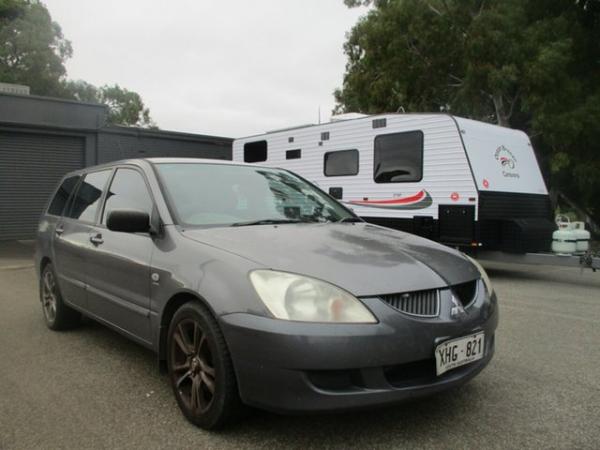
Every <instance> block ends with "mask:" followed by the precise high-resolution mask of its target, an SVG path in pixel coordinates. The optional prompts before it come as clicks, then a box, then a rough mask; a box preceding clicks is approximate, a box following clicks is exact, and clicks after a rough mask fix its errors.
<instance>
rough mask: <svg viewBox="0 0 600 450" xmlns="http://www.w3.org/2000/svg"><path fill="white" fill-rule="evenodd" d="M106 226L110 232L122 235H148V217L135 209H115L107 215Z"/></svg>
mask: <svg viewBox="0 0 600 450" xmlns="http://www.w3.org/2000/svg"><path fill="white" fill-rule="evenodd" d="M106 226H107V227H108V229H109V230H111V231H122V232H124V233H148V232H149V231H150V216H149V215H148V213H146V212H143V211H138V210H135V209H115V210H113V211H111V212H110V213H109V214H108V219H107V220H106Z"/></svg>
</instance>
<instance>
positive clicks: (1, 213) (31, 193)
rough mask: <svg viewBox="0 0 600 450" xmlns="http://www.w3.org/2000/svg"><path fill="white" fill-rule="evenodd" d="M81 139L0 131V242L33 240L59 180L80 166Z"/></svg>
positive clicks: (82, 157)
mask: <svg viewBox="0 0 600 450" xmlns="http://www.w3.org/2000/svg"><path fill="white" fill-rule="evenodd" d="M84 149H85V140H84V138H83V137H74V136H59V135H44V134H34V133H14V132H6V131H0V240H11V239H33V238H34V237H35V234H36V230H37V224H38V220H39V218H40V215H41V213H42V209H43V208H44V206H45V205H46V201H47V200H48V197H49V196H50V194H51V193H52V192H53V190H54V188H55V187H56V185H57V183H58V181H59V180H60V179H61V178H62V176H63V175H64V174H65V173H67V172H69V171H71V170H76V169H80V168H81V167H83V165H84Z"/></svg>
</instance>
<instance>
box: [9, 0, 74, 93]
mask: <svg viewBox="0 0 600 450" xmlns="http://www.w3.org/2000/svg"><path fill="white" fill-rule="evenodd" d="M0 11H1V12H2V13H1V14H0V17H1V18H0V80H1V81H3V82H7V83H19V84H25V85H27V86H29V87H30V88H31V91H32V92H33V93H44V94H45V95H54V96H58V95H60V94H61V92H62V85H61V83H62V81H63V79H64V76H65V73H66V71H65V67H64V64H63V61H64V60H65V59H67V58H69V57H70V56H71V54H72V51H73V50H72V48H71V43H70V42H69V41H68V40H66V39H65V38H64V37H63V35H62V31H61V29H60V26H59V25H58V24H57V23H56V22H53V21H52V19H51V18H50V14H49V13H48V10H47V9H46V7H45V6H44V5H43V4H41V3H39V2H38V1H15V0H12V1H10V0H9V1H7V0H3V1H2V4H1V6H0Z"/></svg>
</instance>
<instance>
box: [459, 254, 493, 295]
mask: <svg viewBox="0 0 600 450" xmlns="http://www.w3.org/2000/svg"><path fill="white" fill-rule="evenodd" d="M465 256H466V257H467V259H468V260H469V261H471V262H472V263H473V265H474V266H475V267H477V270H479V273H480V274H481V279H482V280H483V284H485V289H486V290H487V293H488V295H489V296H490V297H491V296H492V294H493V293H494V287H493V286H492V282H491V281H490V277H488V274H487V273H486V271H485V269H484V268H483V267H482V266H481V264H479V263H478V262H477V261H476V260H474V259H473V258H471V257H470V256H469V255H465Z"/></svg>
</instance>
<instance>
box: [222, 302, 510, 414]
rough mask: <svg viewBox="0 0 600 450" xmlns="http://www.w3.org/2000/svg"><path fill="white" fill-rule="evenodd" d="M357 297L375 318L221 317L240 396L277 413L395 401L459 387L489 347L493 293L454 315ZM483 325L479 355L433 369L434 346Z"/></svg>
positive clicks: (485, 359) (493, 318)
mask: <svg viewBox="0 0 600 450" xmlns="http://www.w3.org/2000/svg"><path fill="white" fill-rule="evenodd" d="M363 302H364V303H365V305H367V307H369V309H370V310H371V311H372V312H373V313H374V314H375V316H376V317H377V318H378V319H379V323H377V324H322V323H304V322H290V321H283V320H277V319H271V318H266V317H259V316H254V315H250V314H244V313H235V314H228V315H224V316H222V317H221V325H222V329H223V332H224V334H225V338H226V340H227V343H228V345H229V350H230V353H231V355H232V359H233V364H234V367H235V371H236V375H237V380H238V387H239V391H240V396H241V398H242V400H243V401H244V402H245V403H246V404H249V405H252V406H256V407H260V408H264V409H268V410H272V411H277V412H286V413H293V412H320V411H334V410H349V409H357V408H365V407H372V406H379V405H385V404H390V403H395V402H401V401H404V400H409V399H412V398H416V397H421V396H425V395H430V394H434V393H437V392H440V391H443V390H446V389H448V388H452V387H455V386H459V385H461V384H463V383H465V382H467V381H468V380H470V379H471V378H473V377H474V376H475V375H477V374H478V373H479V372H480V371H481V370H482V369H483V368H484V367H485V366H486V365H487V364H488V362H489V361H490V360H491V358H492V356H493V353H494V332H495V330H496V327H497V324H498V309H497V303H496V299H495V297H492V299H491V301H490V300H489V299H481V300H480V301H477V302H476V303H475V304H473V305H472V306H470V307H469V308H468V309H467V311H466V314H465V315H464V316H462V317H460V318H452V317H451V315H450V307H449V306H448V307H447V308H444V307H442V311H441V314H440V316H439V317H437V318H434V319H425V318H416V317H411V316H407V315H405V314H402V313H400V312H398V311H396V310H395V309H393V308H392V307H390V306H388V305H387V304H385V303H384V302H382V301H381V300H380V299H378V298H369V299H363ZM477 331H484V332H485V336H486V344H485V353H484V357H483V359H481V360H479V361H476V362H474V363H471V364H467V365H464V366H461V367H458V368H456V369H454V370H451V371H449V372H447V373H445V374H443V375H442V376H439V377H437V376H436V374H435V359H434V349H435V346H436V345H438V344H439V343H441V342H443V341H446V340H448V339H452V338H455V337H459V336H463V335H468V334H470V333H474V332H477Z"/></svg>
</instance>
